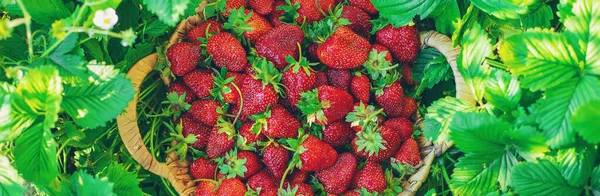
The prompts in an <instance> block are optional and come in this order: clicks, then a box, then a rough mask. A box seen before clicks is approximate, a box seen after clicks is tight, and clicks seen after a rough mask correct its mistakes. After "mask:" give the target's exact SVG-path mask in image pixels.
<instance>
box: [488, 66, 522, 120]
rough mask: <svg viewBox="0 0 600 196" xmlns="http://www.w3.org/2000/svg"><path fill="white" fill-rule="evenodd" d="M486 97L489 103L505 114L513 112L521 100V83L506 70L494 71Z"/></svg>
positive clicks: (489, 80)
mask: <svg viewBox="0 0 600 196" xmlns="http://www.w3.org/2000/svg"><path fill="white" fill-rule="evenodd" d="M484 97H485V100H486V101H488V103H490V104H492V105H493V106H495V107H496V108H498V109H500V110H502V111H504V112H510V111H513V110H514V109H515V107H516V106H517V105H518V104H519V101H520V100H521V88H520V86H519V81H518V80H517V78H515V77H513V76H512V75H510V73H508V72H506V71H504V70H500V69H492V73H491V77H490V78H489V79H488V80H487V82H486V85H485V94H484Z"/></svg>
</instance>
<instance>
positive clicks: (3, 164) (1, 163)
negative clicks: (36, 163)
mask: <svg viewBox="0 0 600 196" xmlns="http://www.w3.org/2000/svg"><path fill="white" fill-rule="evenodd" d="M0 171H2V172H0V195H7V196H18V195H23V193H24V192H25V188H24V187H23V183H24V182H25V180H23V178H21V176H19V174H18V173H17V170H16V169H15V168H13V167H12V165H10V161H9V160H8V158H7V157H6V156H4V155H0Z"/></svg>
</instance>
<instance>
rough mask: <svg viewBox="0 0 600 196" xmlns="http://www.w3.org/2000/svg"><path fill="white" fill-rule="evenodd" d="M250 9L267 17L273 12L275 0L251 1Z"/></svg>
mask: <svg viewBox="0 0 600 196" xmlns="http://www.w3.org/2000/svg"><path fill="white" fill-rule="evenodd" d="M249 4H250V8H252V9H253V10H254V12H256V13H258V14H260V15H263V16H264V15H267V14H269V13H271V11H273V5H274V4H275V0H249Z"/></svg>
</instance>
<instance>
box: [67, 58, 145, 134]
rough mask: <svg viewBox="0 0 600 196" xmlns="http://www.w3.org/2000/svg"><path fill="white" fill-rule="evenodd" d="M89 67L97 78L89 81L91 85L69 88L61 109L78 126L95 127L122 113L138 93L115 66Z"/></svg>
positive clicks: (91, 64)
mask: <svg viewBox="0 0 600 196" xmlns="http://www.w3.org/2000/svg"><path fill="white" fill-rule="evenodd" d="M88 68H89V69H90V72H91V73H90V74H91V75H95V76H96V77H97V78H90V82H89V83H88V84H79V85H75V86H72V85H66V86H65V93H64V100H63V104H62V107H63V109H64V110H65V112H67V114H69V115H70V116H71V117H72V118H73V120H74V121H75V123H76V124H77V125H79V126H82V127H86V128H94V127H98V126H103V125H104V124H105V123H106V122H107V121H109V120H111V119H113V118H115V117H117V115H119V114H121V112H122V111H123V109H124V108H125V107H127V103H129V101H131V100H132V99H133V95H134V94H135V91H134V90H133V85H132V84H131V81H130V80H129V79H128V78H125V74H123V73H119V72H118V70H116V69H114V67H113V66H109V65H96V64H94V62H90V64H89V65H88Z"/></svg>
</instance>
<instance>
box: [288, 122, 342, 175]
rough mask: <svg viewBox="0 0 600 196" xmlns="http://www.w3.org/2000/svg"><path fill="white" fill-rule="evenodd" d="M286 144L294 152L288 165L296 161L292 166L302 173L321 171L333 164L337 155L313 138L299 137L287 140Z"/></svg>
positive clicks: (330, 148) (310, 136)
mask: <svg viewBox="0 0 600 196" xmlns="http://www.w3.org/2000/svg"><path fill="white" fill-rule="evenodd" d="M302 132H303V131H302ZM301 134H303V133H301ZM287 143H288V144H289V145H290V148H292V149H294V150H295V153H294V157H292V161H291V162H290V163H294V161H298V162H297V163H295V164H294V165H295V166H296V167H297V168H299V169H300V170H302V171H307V172H310V171H318V170H323V169H327V168H329V167H331V166H332V165H333V164H335V159H332V158H334V157H336V158H337V155H338V154H337V152H336V151H335V149H333V147H331V146H330V145H329V144H327V143H325V142H323V141H321V140H319V138H317V137H315V136H312V135H300V136H299V139H289V140H287ZM296 157H298V159H295V158H296Z"/></svg>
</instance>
